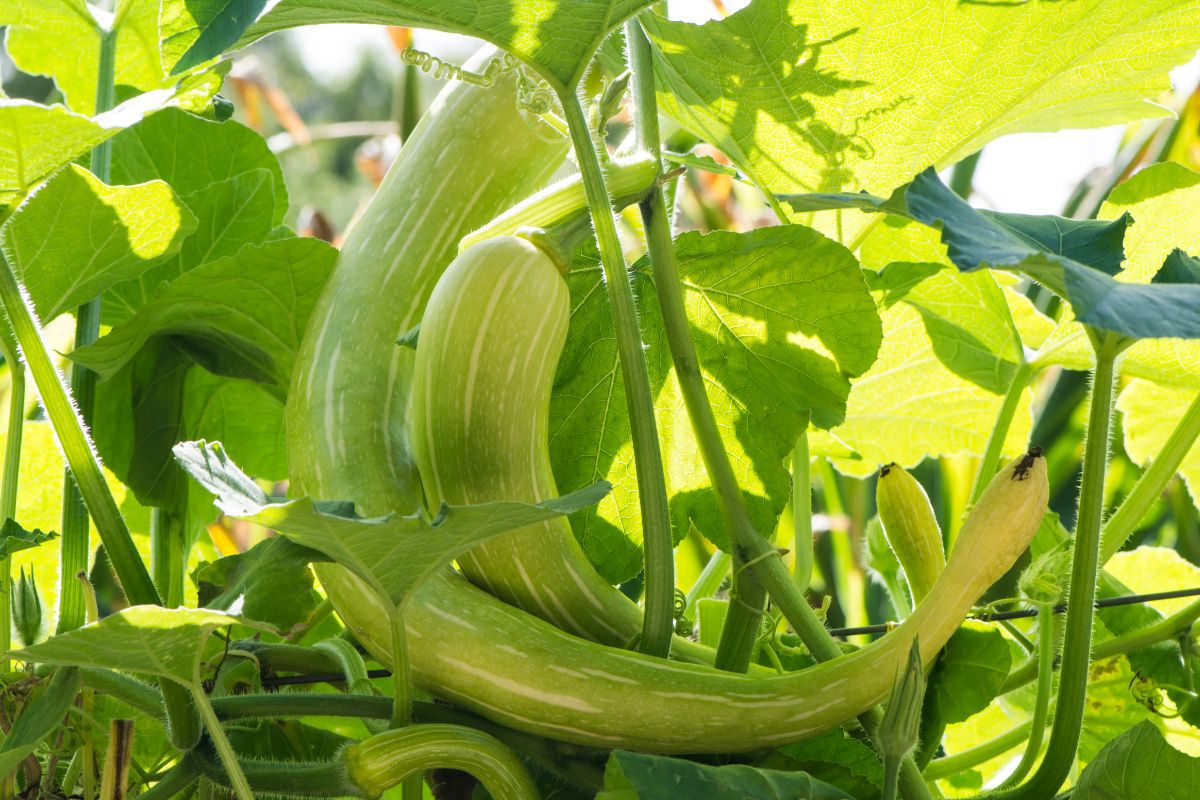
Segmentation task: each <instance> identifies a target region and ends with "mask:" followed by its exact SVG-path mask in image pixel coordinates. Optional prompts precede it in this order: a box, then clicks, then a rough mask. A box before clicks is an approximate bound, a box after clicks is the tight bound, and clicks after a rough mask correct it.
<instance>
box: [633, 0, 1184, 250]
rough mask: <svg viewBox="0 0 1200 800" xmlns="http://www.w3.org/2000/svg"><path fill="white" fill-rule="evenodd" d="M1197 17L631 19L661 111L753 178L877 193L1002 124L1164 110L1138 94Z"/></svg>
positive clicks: (986, 14)
mask: <svg viewBox="0 0 1200 800" xmlns="http://www.w3.org/2000/svg"><path fill="white" fill-rule="evenodd" d="M1198 12H1200V3H1197V2H1195V0H1186V1H1185V2H1180V0H1148V1H1147V0H1077V2H1072V3H1067V4H1061V3H1022V2H1015V3H1010V2H959V3H951V2H944V3H929V2H925V0H862V2H856V3H846V2H840V0H817V1H816V2H813V1H812V0H754V2H752V3H751V4H750V5H749V6H748V7H746V8H745V9H743V10H741V11H739V12H738V13H736V14H733V15H731V16H729V17H728V18H726V19H724V20H719V21H714V22H709V23H707V24H704V25H693V24H688V23H684V22H672V21H668V20H665V19H662V18H660V17H655V16H650V15H645V16H644V17H643V19H644V20H645V24H646V26H647V30H648V32H649V34H650V38H651V40H652V42H653V43H654V46H655V51H656V53H655V70H656V73H657V75H658V78H659V85H660V87H661V90H660V92H659V103H660V105H661V107H662V108H663V110H664V111H665V112H666V113H667V114H669V115H670V116H672V117H673V118H674V119H676V120H677V121H678V122H679V123H680V124H681V125H683V126H684V127H685V128H688V129H689V130H691V131H692V132H694V133H696V134H697V135H698V136H700V137H701V138H703V139H705V140H707V141H709V142H712V143H713V144H715V145H716V146H718V147H720V148H721V149H722V150H723V151H724V152H725V153H727V154H728V155H729V156H730V158H731V159H732V160H733V161H734V163H735V164H737V165H738V167H740V168H741V169H742V170H743V171H744V172H745V173H746V174H747V175H748V176H750V178H751V179H752V180H753V181H754V182H755V183H757V184H758V185H759V186H760V187H763V188H764V189H765V190H767V191H769V192H774V193H781V192H803V191H809V192H812V191H838V190H865V191H868V192H872V193H875V194H886V193H888V192H890V191H891V190H892V189H893V188H895V187H896V186H899V185H900V184H902V183H905V182H907V181H908V180H910V179H911V178H913V177H914V176H915V175H916V174H917V173H918V172H919V171H920V170H921V169H923V168H925V167H926V166H928V165H931V164H932V165H935V166H936V167H938V168H942V167H946V166H948V165H950V164H952V163H954V162H955V161H958V160H960V159H962V158H963V157H965V156H967V155H969V154H971V153H972V152H974V151H976V150H978V149H979V148H981V147H982V146H983V145H984V144H985V143H987V142H988V141H990V140H992V139H995V138H996V137H998V136H1001V135H1004V134H1009V133H1016V132H1018V131H1045V130H1057V129H1060V128H1082V127H1095V126H1101V125H1110V124H1113V123H1118V122H1125V121H1128V120H1134V119H1141V118H1145V117H1154V116H1162V115H1164V114H1165V113H1166V111H1165V110H1164V109H1162V108H1161V107H1158V106H1154V105H1152V104H1150V103H1147V102H1146V100H1147V99H1152V98H1155V97H1157V96H1158V95H1159V94H1161V93H1162V92H1164V91H1166V90H1167V89H1169V88H1170V87H1169V83H1168V81H1167V72H1168V70H1169V69H1170V68H1171V67H1173V66H1175V65H1177V64H1181V63H1183V62H1185V61H1187V60H1188V59H1189V58H1191V57H1192V56H1193V55H1194V54H1195V51H1196V41H1197V33H1198V32H1197V19H1200V13H1198ZM1130 53H1136V54H1137V57H1136V58H1130V57H1129V54H1130ZM848 224H849V225H850V228H849V230H847V231H845V232H847V233H849V232H850V231H852V230H854V229H855V226H856V225H857V223H848Z"/></svg>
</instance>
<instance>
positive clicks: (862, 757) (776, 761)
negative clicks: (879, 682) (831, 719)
mask: <svg viewBox="0 0 1200 800" xmlns="http://www.w3.org/2000/svg"><path fill="white" fill-rule="evenodd" d="M754 766H756V767H760V768H766V769H779V770H786V771H788V772H805V773H807V774H808V775H810V776H812V777H813V778H815V779H817V780H819V781H823V782H825V783H827V784H829V785H830V786H834V787H836V788H838V789H841V790H842V791H843V792H846V793H847V794H848V795H850V796H851V797H859V798H865V797H874V796H875V795H877V794H879V792H880V791H881V790H882V789H883V766H882V765H881V764H880V763H879V757H878V756H877V755H875V751H874V750H872V749H871V748H870V746H869V745H867V744H864V743H863V742H861V741H859V740H858V739H853V738H851V737H850V736H848V735H847V734H846V732H845V731H843V730H842V729H841V728H837V729H835V730H832V731H829V732H828V733H823V734H821V735H820V736H816V737H814V738H812V739H807V740H805V741H803V742H797V743H796V744H789V745H787V746H786V747H781V748H779V749H778V750H776V751H774V752H772V753H770V754H769V755H767V756H765V757H763V758H761V759H759V760H758V761H756V762H754Z"/></svg>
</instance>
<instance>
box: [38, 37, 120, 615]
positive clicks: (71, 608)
mask: <svg viewBox="0 0 1200 800" xmlns="http://www.w3.org/2000/svg"><path fill="white" fill-rule="evenodd" d="M116 59H117V34H116V31H111V30H110V31H105V32H104V33H103V34H101V36H100V63H99V67H98V69H97V78H96V113H97V114H99V113H101V112H104V111H108V110H109V109H110V108H112V107H113V104H114V102H115V100H116V85H115V83H114V73H115V69H116ZM111 165H112V143H111V142H109V141H107V140H106V141H104V142H102V143H101V144H99V145H97V146H96V148H95V149H94V150H92V158H91V164H90V166H91V170H92V173H93V174H94V175H95V176H96V177H97V178H99V179H100V180H101V181H103V182H104V183H108V181H109V173H110V172H111ZM99 335H100V298H99V297H96V298H93V299H92V300H90V301H88V302H87V303H85V304H84V305H82V306H80V307H79V309H78V310H77V311H76V314H75V346H74V349H76V350H78V349H79V348H81V347H84V346H86V345H89V344H91V343H92V342H94V341H96V339H97V338H98V337H99ZM39 388H40V386H39ZM71 392H72V394H73V395H74V397H75V407H76V410H77V413H78V414H79V418H80V419H82V420H83V422H84V424H85V425H86V424H88V422H89V421H90V420H91V418H92V409H93V408H94V407H95V405H96V373H94V372H92V371H91V370H90V369H88V368H87V367H84V366H83V365H81V364H73V365H72V366H71ZM56 430H57V426H56ZM77 480H78V477H77V476H73V470H71V469H70V468H69V467H68V469H67V472H66V477H65V479H64V481H63V512H62V541H61V547H62V550H61V552H62V558H61V563H60V569H59V576H60V582H59V594H58V630H59V632H60V633H61V632H63V631H69V630H74V629H75V628H78V627H79V626H80V625H82V624H83V620H84V603H83V593H82V591H81V589H82V587H81V586H80V585H79V583H78V582H77V581H76V580H75V573H76V572H79V571H80V570H85V571H86V570H87V568H88V561H89V558H90V556H91V552H90V551H91V547H90V545H89V541H88V540H89V534H90V533H91V530H90V528H91V526H90V524H89V521H88V511H89V508H88V504H87V503H86V502H85V500H84V496H83V494H82V492H81V488H82V487H79V486H77V485H76V481H77ZM97 524H99V522H98V521H97ZM130 599H131V600H132V598H130Z"/></svg>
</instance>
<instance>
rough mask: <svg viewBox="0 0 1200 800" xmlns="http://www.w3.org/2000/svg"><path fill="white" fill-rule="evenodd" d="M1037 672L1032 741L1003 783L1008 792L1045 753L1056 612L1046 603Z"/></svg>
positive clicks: (1042, 611)
mask: <svg viewBox="0 0 1200 800" xmlns="http://www.w3.org/2000/svg"><path fill="white" fill-rule="evenodd" d="M1037 670H1038V677H1037V680H1038V684H1037V697H1036V699H1035V700H1034V703H1033V719H1032V720H1031V721H1030V725H1031V727H1030V729H1029V741H1028V742H1026V743H1025V752H1024V753H1022V754H1021V761H1020V762H1019V763H1018V764H1017V768H1016V769H1015V770H1013V773H1012V775H1009V776H1008V778H1007V779H1006V780H1005V781H1004V784H1003V786H1002V788H1005V789H1007V788H1008V787H1010V786H1016V785H1017V784H1019V783H1020V782H1021V781H1023V780H1024V779H1025V776H1026V775H1028V774H1029V771H1030V770H1031V769H1033V765H1034V764H1035V763H1036V762H1037V757H1038V752H1039V751H1040V750H1041V749H1042V736H1043V735H1044V734H1045V732H1046V720H1047V719H1048V718H1049V715H1050V696H1051V690H1052V689H1053V687H1054V609H1053V607H1052V606H1050V605H1049V604H1047V603H1043V604H1041V605H1039V606H1038V652H1037Z"/></svg>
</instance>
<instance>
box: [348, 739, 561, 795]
mask: <svg viewBox="0 0 1200 800" xmlns="http://www.w3.org/2000/svg"><path fill="white" fill-rule="evenodd" d="M344 758H345V761H346V771H347V773H348V774H349V776H350V779H351V780H352V781H354V783H356V784H357V785H358V786H360V787H361V788H362V789H363V791H365V792H366V794H367V795H368V796H369V797H378V796H380V795H382V794H383V793H384V792H385V791H387V790H388V789H390V788H391V787H393V786H395V785H396V784H398V783H400V782H401V781H403V780H404V779H405V778H407V777H408V776H410V775H413V774H418V775H419V774H420V773H422V772H423V771H425V770H428V769H458V770H462V771H464V772H469V773H471V774H472V775H474V776H475V777H476V778H477V779H478V780H479V782H480V783H482V784H483V786H484V788H486V789H487V790H488V792H489V793H490V794H491V795H492V797H494V798H496V800H538V798H539V797H540V795H539V794H538V790H537V786H536V785H535V784H534V782H533V778H531V777H530V776H529V772H528V770H526V769H525V765H524V764H522V763H521V760H520V759H519V758H517V757H516V755H515V754H514V753H513V752H512V751H511V750H509V749H508V748H507V747H505V746H504V745H503V744H501V743H500V742H499V741H497V740H496V739H493V738H492V737H491V736H488V735H487V734H485V733H480V732H479V731H476V730H473V729H471V728H463V727H460V726H458V725H437V724H435V725H418V726H416V727H412V728H405V729H404V730H399V731H388V732H387V733H381V734H379V735H378V736H373V737H371V738H370V739H367V740H366V741H364V742H361V743H359V744H353V745H350V746H349V747H347V748H346V750H345V756H344Z"/></svg>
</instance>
